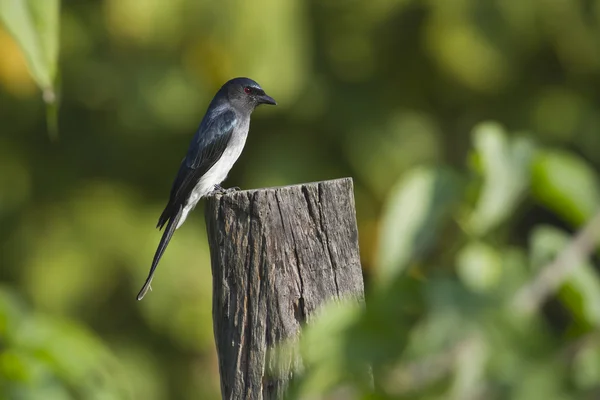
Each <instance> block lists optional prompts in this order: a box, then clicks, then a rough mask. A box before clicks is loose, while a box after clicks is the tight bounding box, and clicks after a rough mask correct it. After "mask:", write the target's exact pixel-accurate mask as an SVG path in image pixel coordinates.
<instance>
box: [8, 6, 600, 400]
mask: <svg viewBox="0 0 600 400" xmlns="http://www.w3.org/2000/svg"><path fill="white" fill-rule="evenodd" d="M0 21H2V22H3V24H0V121H1V124H2V127H1V129H0V399H10V400H13V399H14V400H20V399H23V400H30V399H32V400H37V399H44V400H54V399H148V400H154V399H156V400H158V399H215V398H219V377H218V368H217V360H216V353H215V349H214V342H213V337H212V321H211V275H210V260H209V250H208V248H207V238H206V233H205V228H204V218H203V210H202V204H201V205H200V206H199V207H198V209H197V210H196V211H195V212H194V213H193V214H192V215H191V217H190V218H189V219H188V222H187V223H186V224H185V225H184V226H183V227H182V228H181V229H180V230H178V232H177V234H176V235H175V237H174V240H173V241H172V242H171V245H170V246H169V250H168V251H167V252H166V255H165V257H164V259H163V261H162V263H161V265H160V268H159V270H158V274H157V276H156V279H155V281H154V285H153V287H154V291H153V292H151V293H150V294H149V295H148V296H147V297H146V298H145V299H144V301H142V302H137V301H135V295H136V293H137V291H138V289H139V288H140V285H141V284H142V283H143V281H144V279H145V277H146V274H147V272H148V268H149V265H150V261H151V259H152V256H153V253H154V251H155V248H156V245H157V243H158V240H159V238H160V235H161V233H160V232H159V231H158V230H156V229H155V228H154V227H155V225H156V221H157V218H158V216H159V215H160V212H161V211H162V208H163V207H164V205H165V204H166V201H167V197H168V193H169V190H170V186H171V182H172V179H173V177H174V175H175V173H176V172H177V169H178V166H179V162H180V161H181V158H182V157H183V155H184V154H185V151H186V149H187V146H188V143H189V140H190V139H191V137H192V135H193V134H194V132H195V129H196V127H197V125H198V124H199V122H200V120H201V118H202V116H203V114H204V111H205V109H206V107H207V105H208V102H209V101H210V99H211V98H212V96H213V95H214V93H215V91H216V90H217V89H218V88H219V87H220V85H222V84H223V83H224V82H225V81H226V80H228V79H230V78H232V77H236V76H248V77H251V78H253V79H255V80H256V81H258V82H259V83H260V84H261V85H262V87H263V88H264V89H265V90H266V91H267V93H269V94H270V95H272V96H273V97H274V98H275V99H276V100H277V101H278V106H277V107H269V108H267V107H264V108H262V107H261V108H259V109H258V110H257V111H256V112H255V113H254V117H253V123H252V128H251V134H250V137H249V140H248V142H247V145H246V149H245V151H244V153H243V154H242V157H241V158H240V160H239V161H238V163H237V164H236V166H235V167H234V169H233V170H232V172H231V174H230V176H229V178H228V180H227V181H226V182H225V186H226V187H229V186H240V187H242V188H246V189H248V188H258V187H266V186H272V185H289V184H295V183H301V182H309V181H315V180H324V179H332V178H338V177H343V176H351V177H353V178H354V184H355V197H356V206H357V210H356V211H357V217H358V223H359V231H360V250H361V258H362V265H363V269H364V274H365V279H366V289H367V298H368V299H367V301H368V303H367V304H368V305H369V307H368V308H367V310H366V311H365V310H357V309H355V308H353V307H348V308H344V309H342V310H332V311H331V312H330V314H329V315H330V317H328V318H327V319H326V321H322V322H321V323H320V324H319V323H317V324H316V325H315V328H314V329H312V330H308V331H307V334H306V337H305V338H304V339H303V342H302V343H303V346H304V347H303V348H304V349H305V350H304V351H305V359H306V365H308V366H310V365H312V366H313V367H314V368H313V369H312V370H311V371H312V372H310V371H309V372H307V373H306V374H305V375H304V376H303V377H301V378H300V379H298V381H297V383H296V384H295V385H294V389H295V391H294V393H295V395H296V396H302V395H303V394H304V395H305V394H306V393H312V394H313V395H314V396H316V397H313V398H320V397H319V396H322V398H339V399H353V398H373V399H375V398H377V399H388V398H407V399H416V398H423V399H496V398H498V399H505V398H506V399H513V398H515V399H527V400H530V399H537V398H540V399H544V400H548V399H571V398H573V399H579V398H582V399H588V398H589V399H595V398H600V392H599V389H600V341H599V340H598V328H599V327H600V280H599V277H598V269H597V267H596V265H595V263H594V260H595V257H594V260H592V261H590V262H581V263H580V264H581V265H579V264H578V265H576V267H577V269H576V270H575V271H574V272H573V273H572V274H571V275H568V276H566V277H564V279H561V280H560V282H559V284H558V285H557V287H551V288H550V289H549V290H548V294H547V295H545V296H543V298H541V299H539V303H540V304H539V306H537V305H536V306H535V307H533V308H532V309H530V310H529V311H527V310H526V307H521V306H519V305H518V303H514V302H513V299H514V296H515V294H516V293H518V290H519V288H522V287H523V286H524V285H526V284H527V282H531V281H532V280H533V279H535V276H536V272H537V271H538V270H539V269H540V268H541V267H543V265H545V264H546V263H548V262H549V261H551V260H552V259H553V258H554V257H555V255H556V254H557V253H558V252H559V251H560V250H561V249H562V248H563V247H564V246H565V243H566V242H567V241H568V240H569V238H570V236H571V235H572V233H573V232H574V231H576V230H577V229H578V228H579V227H580V226H582V225H583V224H584V223H585V222H586V221H587V220H588V219H590V218H591V217H592V216H593V214H594V213H595V211H596V209H597V207H598V205H599V203H600V201H599V199H600V188H599V185H598V170H599V168H600V114H599V113H598V107H599V106H600V0H486V1H482V0H428V1H427V0H423V1H419V0H370V1H358V0H347V1H342V0H322V1H317V0H313V1H310V0H308V1H301V0H284V1H283V0H254V1H244V0H232V1H222V2H217V1H207V0H172V1H163V0H104V1H91V0H86V1H84V0H79V1H63V2H62V3H61V4H59V2H58V0H48V1H46V0H0ZM56 60H58V61H56ZM40 87H41V88H42V90H43V91H44V96H42V94H41V93H42V92H41V91H40ZM54 92H56V94H57V95H58V99H59V103H58V104H59V108H58V129H57V130H54V129H53V119H54V115H55V114H54V111H53V109H54V105H49V106H48V108H46V105H45V104H44V101H43V99H42V98H45V99H46V100H52V98H53V97H54V96H53V93H54ZM515 304H517V305H515ZM365 362H368V363H370V364H371V365H372V366H373V371H374V373H375V376H376V381H377V382H378V383H377V384H376V389H375V391H374V393H370V394H369V392H370V391H369V384H368V382H365V380H364V379H357V377H358V376H360V373H359V372H357V371H359V370H360V368H359V367H358V366H360V365H362V364H363V363H365ZM340 388H341V389H340Z"/></svg>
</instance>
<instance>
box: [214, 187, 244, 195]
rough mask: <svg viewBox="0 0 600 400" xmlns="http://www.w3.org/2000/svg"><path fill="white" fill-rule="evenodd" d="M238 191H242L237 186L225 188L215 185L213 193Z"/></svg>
mask: <svg viewBox="0 0 600 400" xmlns="http://www.w3.org/2000/svg"><path fill="white" fill-rule="evenodd" d="M238 191H240V188H239V187H237V186H235V187H232V188H229V189H225V188H223V187H222V186H221V185H215V190H214V192H213V193H220V194H226V193H232V192H238Z"/></svg>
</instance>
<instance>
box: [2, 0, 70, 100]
mask: <svg viewBox="0 0 600 400" xmlns="http://www.w3.org/2000/svg"><path fill="white" fill-rule="evenodd" d="M58 12H59V1H58V0H43V1H40V0H0V18H1V19H2V21H3V22H4V25H5V26H6V27H7V29H8V30H9V32H10V33H11V34H12V35H13V37H14V38H15V40H16V41H17V42H18V43H19V45H20V46H21V49H22V50H23V53H24V54H25V58H26V59H27V65H28V67H29V70H30V71H31V74H32V75H33V77H34V79H35V80H36V82H37V84H38V85H39V86H40V88H41V89H42V90H53V82H54V79H55V77H56V64H57V61H58Z"/></svg>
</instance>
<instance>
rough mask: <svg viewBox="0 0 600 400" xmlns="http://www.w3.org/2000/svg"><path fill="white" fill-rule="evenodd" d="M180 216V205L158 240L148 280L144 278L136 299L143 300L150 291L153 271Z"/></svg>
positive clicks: (181, 212)
mask: <svg viewBox="0 0 600 400" xmlns="http://www.w3.org/2000/svg"><path fill="white" fill-rule="evenodd" d="M181 214H183V205H180V206H179V208H178V209H177V213H176V214H175V215H173V217H172V218H169V223H168V224H167V229H165V232H164V233H163V235H162V238H161V239H160V243H159V244H158V248H157V249H156V253H155V254H154V260H152V267H150V273H149V274H148V278H146V282H145V283H144V286H142V289H141V290H140V292H139V293H138V295H137V299H138V300H141V299H143V298H144V296H145V295H146V293H147V292H148V290H149V289H150V284H151V283H152V278H153V276H154V271H155V270H156V266H157V265H158V262H159V261H160V258H161V257H162V255H163V253H164V252H165V249H166V248H167V246H168V245H169V242H170V241H171V237H173V233H175V229H177V225H178V224H179V219H180V218H181Z"/></svg>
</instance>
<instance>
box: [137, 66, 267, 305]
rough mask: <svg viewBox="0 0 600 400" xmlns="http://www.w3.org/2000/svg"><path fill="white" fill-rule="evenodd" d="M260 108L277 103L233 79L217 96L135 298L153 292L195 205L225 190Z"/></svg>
mask: <svg viewBox="0 0 600 400" xmlns="http://www.w3.org/2000/svg"><path fill="white" fill-rule="evenodd" d="M261 104H270V105H276V104H277V102H276V101H275V100H274V99H273V98H272V97H271V96H269V95H267V94H266V93H265V91H264V90H263V89H262V88H261V87H260V85H259V84H258V83H257V82H256V81H254V80H252V79H250V78H244V77H239V78H234V79H231V80H229V81H227V82H226V83H225V84H224V85H223V86H221V88H220V89H219V90H218V91H217V93H216V94H215V96H214V97H213V99H212V101H211V102H210V104H209V106H208V108H207V110H206V113H205V115H204V117H203V118H202V122H201V123H200V126H199V127H198V129H197V130H196V133H195V135H194V137H193V138H192V140H191V142H190V145H189V148H188V151H187V154H186V156H185V158H184V159H183V160H182V162H181V165H180V167H179V171H178V172H177V175H176V176H175V179H174V181H173V185H172V187H171V193H170V195H169V201H168V202H167V205H166V207H165V209H164V211H163V212H162V214H161V215H160V218H159V219H158V224H157V226H156V227H157V228H158V229H159V230H160V229H162V228H163V227H164V226H165V224H166V228H165V230H164V233H163V235H162V237H161V239H160V242H159V244H158V248H157V249H156V253H155V254H154V259H153V260H152V265H151V267H150V272H149V273H148V277H147V278H146V282H145V283H144V286H142V288H141V290H140V292H139V293H138V295H137V299H138V300H142V299H143V298H144V296H145V295H146V293H147V292H148V290H149V289H150V288H151V287H150V284H151V283H152V278H153V276H154V272H155V271H156V267H157V265H158V263H159V261H160V259H161V257H162V255H163V253H164V251H165V249H166V248H167V245H168V244H169V241H170V240H171V237H172V236H173V234H174V233H175V230H176V229H178V228H179V227H180V226H181V225H182V224H183V223H184V222H185V220H186V218H187V216H188V214H189V213H190V211H192V210H193V209H194V208H195V207H196V204H198V201H199V200H200V199H201V198H202V197H205V196H207V195H209V194H212V193H214V192H226V191H229V190H239V188H233V189H223V188H222V187H221V186H220V184H221V183H222V182H223V181H224V180H225V178H227V174H228V173H229V171H230V170H231V168H232V167H233V165H234V164H235V162H236V161H237V159H238V158H239V156H240V154H241V153H242V150H243V148H244V145H245V143H246V138H247V137H248V131H249V128H250V116H251V114H252V112H253V111H254V109H255V108H256V107H258V106H259V105H261Z"/></svg>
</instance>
